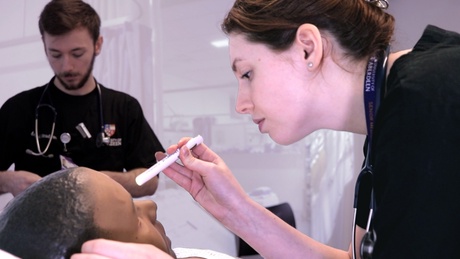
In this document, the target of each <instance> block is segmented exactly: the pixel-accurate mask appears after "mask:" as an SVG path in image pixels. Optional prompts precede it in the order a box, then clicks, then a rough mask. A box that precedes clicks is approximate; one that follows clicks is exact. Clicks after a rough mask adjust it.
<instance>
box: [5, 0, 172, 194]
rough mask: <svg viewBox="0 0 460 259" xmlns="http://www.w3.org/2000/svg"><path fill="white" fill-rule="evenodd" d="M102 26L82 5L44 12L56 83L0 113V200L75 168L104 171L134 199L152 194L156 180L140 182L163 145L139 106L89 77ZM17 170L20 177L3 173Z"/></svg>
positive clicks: (59, 4) (56, 0) (53, 5)
mask: <svg viewBox="0 0 460 259" xmlns="http://www.w3.org/2000/svg"><path fill="white" fill-rule="evenodd" d="M100 24H101V21H100V18H99V16H98V14H97V13H96V11H95V10H94V9H93V8H92V7H91V6H90V5H88V4H86V3H85V2H83V1H80V0H69V1H63V0H61V1H60V0H53V1H51V2H49V3H48V4H47V5H46V6H45V8H44V9H43V11H42V13H41V15H40V19H39V28H40V33H41V35H42V40H43V44H44V48H45V53H46V57H47V59H48V62H49V64H50V66H51V68H52V70H53V72H54V74H55V76H54V77H53V78H52V79H51V81H50V82H49V83H48V84H46V85H44V86H41V87H37V88H34V89H31V90H28V91H24V92H22V93H19V94H17V95H16V96H14V97H12V98H10V99H9V100H7V101H6V102H5V103H4V104H3V106H2V108H1V109H0V121H1V122H2V123H1V124H0V194H1V193H8V192H9V193H12V194H13V196H16V195H18V194H19V193H20V192H22V191H23V190H24V189H26V188H27V187H29V186H30V185H31V184H32V183H34V182H36V181H37V180H39V179H40V178H41V177H43V176H45V175H47V174H49V173H51V172H54V171H57V170H59V169H61V168H68V167H73V166H85V167H89V168H92V169H95V170H98V171H102V172H103V173H105V174H107V175H108V176H110V177H111V178H113V179H114V180H115V181H117V182H119V183H120V184H121V185H122V186H123V187H125V188H126V190H128V191H129V193H130V194H131V195H132V196H133V197H140V196H145V195H151V194H153V193H154V192H155V190H156V188H157V185H158V177H155V178H154V179H152V180H150V181H149V182H148V183H146V184H144V185H143V186H138V185H137V184H136V183H135V177H136V176H137V175H139V174H140V173H142V172H143V171H144V170H146V169H147V168H148V167H150V166H152V165H153V164H155V162H156V161H155V157H154V154H155V152H156V151H164V149H163V147H162V145H161V143H160V142H159V140H158V139H157V137H156V136H155V134H154V132H153V131H152V129H151V128H150V126H149V125H148V122H147V121H146V119H145V118H144V115H143V111H142V108H141V107H140V104H139V103H138V101H137V100H136V99H134V98H133V97H131V96H129V95H127V94H125V93H121V92H118V91H114V90H111V89H108V88H105V87H104V86H102V85H101V84H99V83H98V82H97V81H96V79H95V78H94V77H93V74H92V70H93V64H94V62H95V59H96V56H97V55H99V53H100V52H101V48H102V43H103V39H102V37H101V36H100V35H99V31H100ZM145 87H148V86H145ZM12 164H14V168H15V171H6V170H8V168H10V167H11V165H12ZM124 171H126V172H124ZM122 172H124V173H122Z"/></svg>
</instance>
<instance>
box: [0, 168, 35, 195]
mask: <svg viewBox="0 0 460 259" xmlns="http://www.w3.org/2000/svg"><path fill="white" fill-rule="evenodd" d="M40 179H41V176H39V175H37V174H34V173H31V172H27V171H1V172H0V194H4V193H11V194H12V195H13V196H16V195H18V194H19V193H21V192H22V191H24V190H25V189H27V188H28V187H29V186H30V185H32V184H33V183H35V182H36V181H38V180H40Z"/></svg>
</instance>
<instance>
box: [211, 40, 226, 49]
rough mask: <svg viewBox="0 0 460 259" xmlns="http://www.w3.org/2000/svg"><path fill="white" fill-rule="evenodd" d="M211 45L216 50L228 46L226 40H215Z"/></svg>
mask: <svg viewBox="0 0 460 259" xmlns="http://www.w3.org/2000/svg"><path fill="white" fill-rule="evenodd" d="M211 44H212V45H213V46H214V47H216V48H223V47H227V46H228V39H225V40H215V41H213V42H211Z"/></svg>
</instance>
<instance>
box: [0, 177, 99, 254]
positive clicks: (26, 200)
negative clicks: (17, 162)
mask: <svg viewBox="0 0 460 259" xmlns="http://www.w3.org/2000/svg"><path fill="white" fill-rule="evenodd" d="M79 170H81V169H79V168H74V169H68V170H62V171H58V172H55V173H53V174H51V175H48V176H46V177H44V178H42V179H41V180H40V181H38V182H36V183H34V184H33V185H31V186H30V187H29V188H27V189H26V190H25V191H24V192H22V193H21V194H19V195H18V196H16V197H15V198H13V200H11V201H10V202H9V203H8V204H7V206H6V207H5V209H4V210H3V211H2V213H1V214H0V249H2V250H5V251H7V252H9V253H11V254H13V255H16V256H19V257H20V258H23V259H27V258H35V259H36V258H70V256H71V255H72V254H74V253H78V252H80V251H81V246H82V244H83V243H84V242H85V241H87V240H90V239H95V238H100V237H104V234H103V231H101V230H100V229H99V228H98V227H97V226H96V225H95V222H94V208H93V205H92V204H93V203H92V202H90V199H91V197H90V195H89V192H88V191H87V190H86V189H85V188H86V187H84V184H82V183H83V182H82V179H81V177H79V175H78V172H79Z"/></svg>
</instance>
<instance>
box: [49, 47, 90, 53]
mask: <svg viewBox="0 0 460 259" xmlns="http://www.w3.org/2000/svg"><path fill="white" fill-rule="evenodd" d="M85 49H86V48H82V47H78V48H74V49H71V50H70V52H74V51H80V50H83V51H84V50H85ZM48 50H49V51H53V52H61V51H60V50H57V49H53V48H48Z"/></svg>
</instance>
